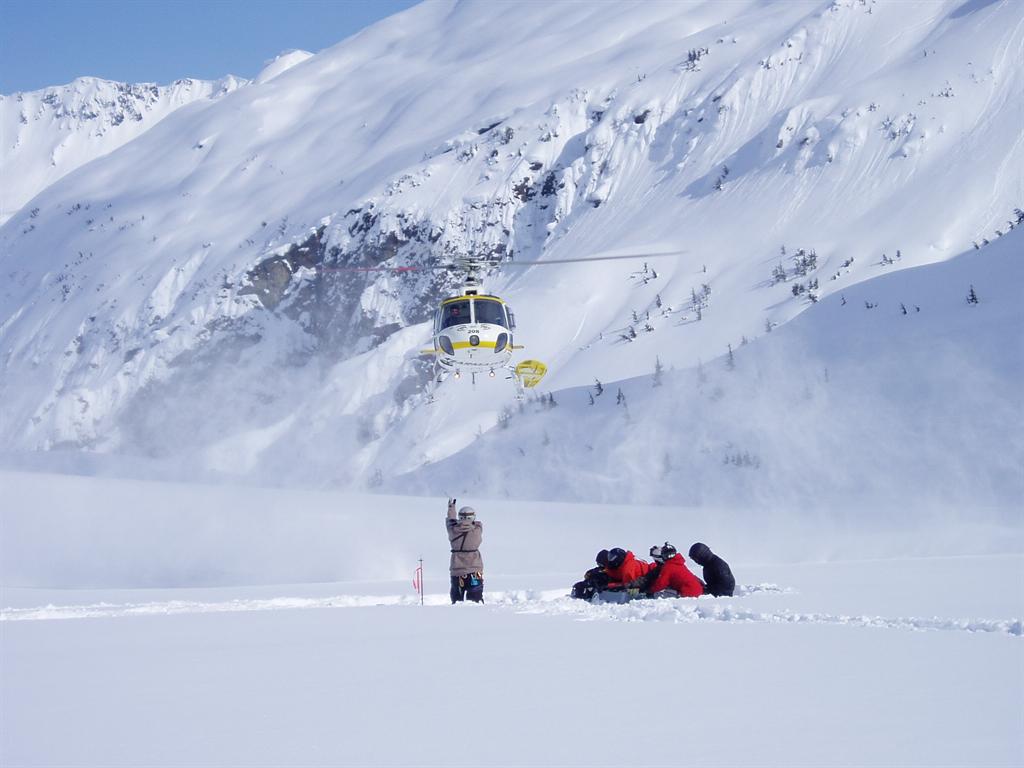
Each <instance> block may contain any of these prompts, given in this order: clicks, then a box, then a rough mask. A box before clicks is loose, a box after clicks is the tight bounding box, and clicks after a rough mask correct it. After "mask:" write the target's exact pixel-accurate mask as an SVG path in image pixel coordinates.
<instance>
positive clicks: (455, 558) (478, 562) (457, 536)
mask: <svg viewBox="0 0 1024 768" xmlns="http://www.w3.org/2000/svg"><path fill="white" fill-rule="evenodd" d="M444 522H445V528H447V529H448V542H449V544H450V545H451V546H450V549H451V553H452V558H451V563H450V564H449V566H448V571H449V573H450V574H451V575H452V576H468V575H469V574H471V573H479V574H480V575H481V576H482V575H483V572H484V559H483V557H482V556H481V555H480V542H482V541H483V538H484V525H483V523H481V522H480V521H479V520H459V519H458V517H457V515H456V513H455V505H454V504H452V505H450V506H449V507H448V518H447V519H446V520H445V521H444Z"/></svg>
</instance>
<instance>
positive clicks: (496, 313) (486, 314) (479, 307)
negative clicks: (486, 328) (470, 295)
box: [473, 299, 505, 328]
mask: <svg viewBox="0 0 1024 768" xmlns="http://www.w3.org/2000/svg"><path fill="white" fill-rule="evenodd" d="M473 309H474V310H475V311H476V321H477V322H478V323H489V324H490V325H500V326H501V327H502V328H504V327H505V308H504V307H503V306H502V304H501V302H500V301H493V300H488V299H475V300H474V301H473Z"/></svg>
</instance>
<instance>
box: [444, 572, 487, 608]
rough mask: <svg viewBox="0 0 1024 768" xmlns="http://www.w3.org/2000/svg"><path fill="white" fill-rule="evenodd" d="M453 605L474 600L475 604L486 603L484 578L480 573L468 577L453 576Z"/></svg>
mask: <svg viewBox="0 0 1024 768" xmlns="http://www.w3.org/2000/svg"><path fill="white" fill-rule="evenodd" d="M451 598H452V605H455V604H456V603H461V602H462V601H463V600H472V601H473V602H474V603H482V602H483V601H484V577H483V576H481V575H480V574H479V573H471V574H469V575H468V576H452V591H451Z"/></svg>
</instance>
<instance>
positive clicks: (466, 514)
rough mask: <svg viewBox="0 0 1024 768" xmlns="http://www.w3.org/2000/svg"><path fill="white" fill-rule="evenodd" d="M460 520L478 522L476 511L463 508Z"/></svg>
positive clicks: (470, 508)
mask: <svg viewBox="0 0 1024 768" xmlns="http://www.w3.org/2000/svg"><path fill="white" fill-rule="evenodd" d="M459 520H476V510H475V509H473V508H472V507H463V508H462V509H460V510H459Z"/></svg>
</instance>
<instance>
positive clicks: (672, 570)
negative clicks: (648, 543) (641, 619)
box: [647, 541, 704, 597]
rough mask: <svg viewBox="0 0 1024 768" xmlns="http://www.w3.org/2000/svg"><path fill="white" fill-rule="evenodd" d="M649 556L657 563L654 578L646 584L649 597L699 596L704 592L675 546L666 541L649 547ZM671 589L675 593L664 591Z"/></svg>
mask: <svg viewBox="0 0 1024 768" xmlns="http://www.w3.org/2000/svg"><path fill="white" fill-rule="evenodd" d="M651 557H653V558H654V561H655V562H656V563H658V566H657V571H655V573H654V578H653V580H652V581H651V582H650V584H648V585H647V594H648V595H650V596H651V597H655V596H657V597H674V596H676V595H678V596H679V597H700V596H701V595H703V594H704V584H703V583H702V582H701V580H700V579H698V578H697V577H696V576H694V575H693V574H692V573H690V569H689V568H687V567H686V561H685V560H684V559H683V556H682V555H680V554H679V553H678V552H677V551H676V548H675V547H673V546H672V545H671V544H669V543H668V542H667V541H666V542H665V543H664V544H663V545H662V546H660V547H658V546H654V547H651ZM665 590H672V591H673V592H675V595H673V594H671V593H670V592H665V593H664V594H662V595H659V594H658V593H659V592H664V591H665Z"/></svg>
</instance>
